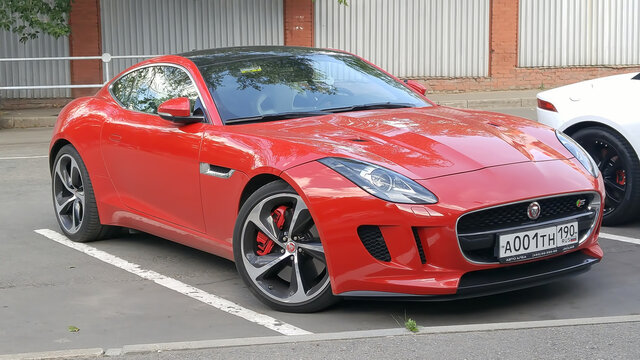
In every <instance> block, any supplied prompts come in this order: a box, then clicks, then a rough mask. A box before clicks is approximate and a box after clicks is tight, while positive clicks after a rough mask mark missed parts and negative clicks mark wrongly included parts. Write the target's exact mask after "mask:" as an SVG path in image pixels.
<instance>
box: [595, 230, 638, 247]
mask: <svg viewBox="0 0 640 360" xmlns="http://www.w3.org/2000/svg"><path fill="white" fill-rule="evenodd" d="M600 237H603V238H605V239H609V240H618V241H624V242H628V243H630V244H636V245H640V239H636V238H632V237H628V236H622V235H614V234H607V233H600Z"/></svg>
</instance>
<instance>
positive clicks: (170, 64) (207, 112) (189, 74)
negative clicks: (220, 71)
mask: <svg viewBox="0 0 640 360" xmlns="http://www.w3.org/2000/svg"><path fill="white" fill-rule="evenodd" d="M134 66H135V65H134ZM151 66H171V67H174V68H178V69H180V70H182V71H184V72H185V73H187V75H188V76H189V79H190V80H191V82H192V83H193V87H195V88H196V91H197V92H198V97H199V98H200V103H201V104H202V108H203V109H204V113H205V121H206V122H205V123H206V124H212V122H211V116H210V112H209V109H208V108H207V105H205V103H204V101H203V100H202V99H203V97H202V93H201V92H200V89H198V85H196V81H195V80H194V78H193V76H192V75H191V73H190V72H189V70H187V68H185V67H184V66H182V65H178V64H172V63H164V62H158V63H152V64H146V65H142V66H136V67H135V68H133V69H129V70H127V71H125V72H123V73H122V74H120V75H118V77H115V78H113V79H112V80H111V83H110V84H109V87H108V90H109V95H111V98H112V99H113V100H114V101H115V102H116V104H118V105H119V106H120V107H121V108H122V109H124V110H127V111H133V112H136V113H139V114H146V115H156V116H160V115H159V114H157V113H156V114H150V113H147V112H143V111H138V110H131V109H128V108H126V107H125V106H124V105H122V103H121V102H120V100H118V98H117V97H116V96H115V95H113V91H111V88H113V84H114V83H115V82H116V81H118V80H120V78H122V77H123V76H125V75H128V74H130V73H132V72H134V71H136V70H140V69H144V68H148V67H151Z"/></svg>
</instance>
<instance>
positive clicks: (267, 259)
mask: <svg viewBox="0 0 640 360" xmlns="http://www.w3.org/2000/svg"><path fill="white" fill-rule="evenodd" d="M274 214H275V215H274ZM280 214H281V216H282V218H283V219H285V220H284V221H282V222H281V223H279V222H278V221H276V220H275V219H276V217H277V216H278V215H280ZM269 244H270V245H269ZM233 253H234V259H235V263H236V268H237V269H238V272H239V273H240V277H242V280H243V281H244V282H245V284H246V285H247V287H248V288H249V290H251V292H252V293H253V294H254V295H255V296H256V297H257V298H258V299H259V300H260V301H262V302H263V303H265V304H266V305H268V306H270V307H271V308H273V309H275V310H278V311H286V312H296V313H308V312H315V311H320V310H323V309H325V308H327V307H329V306H331V305H333V304H334V303H336V302H337V298H336V297H335V296H333V293H332V291H331V284H330V281H329V270H328V268H327V263H326V258H325V256H324V249H323V246H322V243H321V241H320V238H319V236H318V232H317V229H316V226H315V223H314V222H313V219H312V218H311V214H310V213H309V210H308V209H307V206H306V205H305V203H304V201H303V200H302V198H301V197H300V196H299V195H298V194H297V193H296V192H295V190H293V189H292V188H291V187H290V186H289V185H288V184H287V183H285V182H284V181H274V182H272V183H269V184H267V185H265V186H263V187H261V188H260V189H258V190H257V191H256V192H255V193H253V194H252V195H251V196H250V197H249V198H248V199H247V201H246V202H245V203H244V205H243V206H242V208H241V209H240V213H239V215H238V219H237V221H236V225H235V229H234V237H233ZM298 280H299V281H298Z"/></svg>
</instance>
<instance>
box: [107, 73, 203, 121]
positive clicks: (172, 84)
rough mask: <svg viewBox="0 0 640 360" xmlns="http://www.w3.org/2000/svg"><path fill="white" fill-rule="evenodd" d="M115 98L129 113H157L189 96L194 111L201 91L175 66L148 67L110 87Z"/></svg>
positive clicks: (130, 74) (126, 76)
mask: <svg viewBox="0 0 640 360" xmlns="http://www.w3.org/2000/svg"><path fill="white" fill-rule="evenodd" d="M111 91H112V93H113V95H114V96H115V97H116V99H118V101H120V103H121V104H122V105H123V106H124V107H125V108H127V109H129V110H136V111H141V112H146V113H149V114H155V113H157V111H158V106H160V104H162V103H163V102H165V101H167V100H169V99H173V98H177V97H186V98H189V100H191V109H192V110H193V106H194V104H195V102H196V100H197V99H198V92H197V91H196V88H195V85H194V84H193V83H192V82H191V79H190V78H189V75H187V73H186V72H185V71H184V70H182V69H179V68H177V67H173V66H149V67H145V68H142V69H139V70H136V71H133V72H130V73H129V74H127V75H125V76H123V77H121V78H120V79H118V81H116V82H115V83H114V84H113V87H112V88H111Z"/></svg>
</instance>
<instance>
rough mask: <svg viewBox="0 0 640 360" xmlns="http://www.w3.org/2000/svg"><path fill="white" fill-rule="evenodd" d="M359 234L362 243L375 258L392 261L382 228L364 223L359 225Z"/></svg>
mask: <svg viewBox="0 0 640 360" xmlns="http://www.w3.org/2000/svg"><path fill="white" fill-rule="evenodd" d="M358 236H359V237H360V241H362V245H364V247H365V248H366V249H367V251H368V252H369V254H371V256H373V257H374V258H376V259H378V260H380V261H385V262H389V261H391V255H390V254H389V249H388V248H387V244H386V243H385V242H384V238H383V237H382V232H381V231H380V228H379V227H377V226H374V225H362V226H360V227H358Z"/></svg>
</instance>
